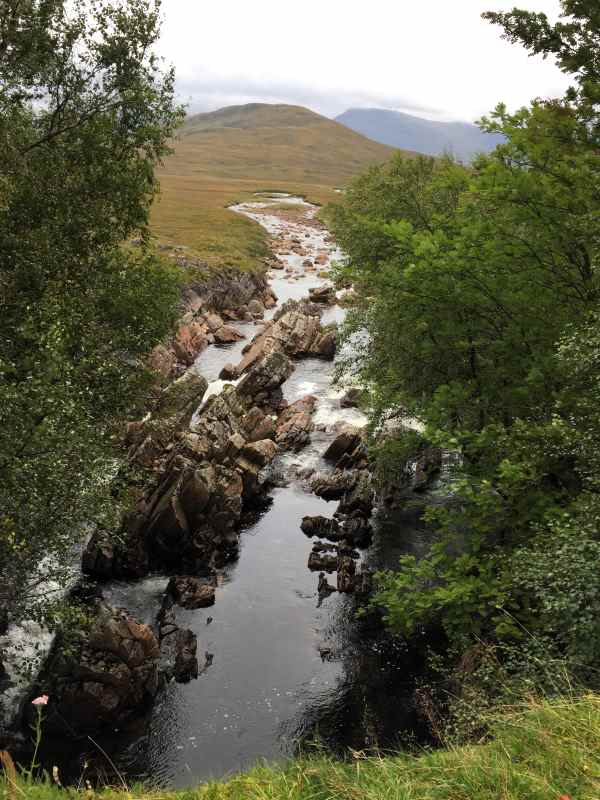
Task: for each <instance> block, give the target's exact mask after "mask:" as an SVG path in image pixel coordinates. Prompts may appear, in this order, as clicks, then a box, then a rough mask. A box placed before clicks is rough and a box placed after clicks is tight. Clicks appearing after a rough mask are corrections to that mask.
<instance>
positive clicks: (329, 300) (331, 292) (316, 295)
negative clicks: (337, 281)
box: [308, 285, 337, 305]
mask: <svg viewBox="0 0 600 800" xmlns="http://www.w3.org/2000/svg"><path fill="white" fill-rule="evenodd" d="M308 296H309V297H310V299H311V301H312V302H313V303H323V304H324V305H335V303H336V300H337V298H336V296H335V289H334V287H333V286H329V285H326V286H316V287H314V288H312V289H309V290H308Z"/></svg>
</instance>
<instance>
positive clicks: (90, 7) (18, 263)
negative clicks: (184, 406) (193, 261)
mask: <svg viewBox="0 0 600 800" xmlns="http://www.w3.org/2000/svg"><path fill="white" fill-rule="evenodd" d="M159 18H160V3H159V2H158V1H157V2H154V0H119V1H118V2H110V1H109V0H99V2H96V1H95V0H94V2H92V1H91V0H89V2H88V0H76V2H72V3H71V2H69V3H67V2H63V0H43V1H42V0H24V1H23V2H18V3H8V4H4V6H3V12H2V15H1V19H0V138H1V139H2V148H1V149H0V305H1V307H2V313H1V314H0V509H1V511H0V631H2V632H3V629H4V627H5V626H6V625H7V624H8V623H11V622H18V621H19V620H21V619H30V618H38V619H39V618H44V619H45V621H46V622H49V623H52V622H53V621H54V611H55V606H56V603H55V601H56V599H57V598H58V599H60V590H61V588H62V587H63V586H64V584H65V582H66V581H67V580H68V579H69V577H70V575H71V572H72V569H73V567H74V564H75V560H76V558H75V555H74V548H76V547H77V545H78V544H79V543H80V541H81V538H82V535H83V532H84V529H85V526H86V525H88V524H91V523H95V524H97V525H100V526H102V525H106V526H107V527H109V528H110V527H111V526H112V524H113V520H114V519H115V516H116V515H117V514H118V508H119V498H118V497H117V496H116V495H115V493H114V492H112V491H111V483H110V478H111V476H112V475H114V473H115V471H116V470H117V468H118V465H119V463H120V460H121V458H122V456H121V454H120V452H119V450H118V448H117V446H116V445H118V443H119V441H120V435H119V434H120V430H121V426H122V424H123V421H124V419H125V418H126V417H127V416H128V415H130V414H135V413H136V411H139V410H140V409H141V408H143V407H144V403H145V399H146V397H147V393H148V390H149V386H150V380H151V377H152V376H150V375H149V372H148V371H147V370H146V369H145V368H144V356H145V355H146V354H147V353H148V352H149V351H150V350H151V349H152V347H153V346H154V345H155V344H156V343H158V342H160V341H161V340H162V339H163V337H164V336H165V335H166V334H167V333H168V332H169V331H170V330H171V327H172V325H173V322H174V320H175V318H176V316H177V307H178V303H179V299H180V291H181V289H180V280H181V274H180V270H179V269H178V268H176V267H175V266H174V265H172V264H168V263H166V262H164V261H163V260H161V259H160V258H159V257H157V256H156V255H155V254H154V253H153V251H152V248H151V247H149V246H148V215H149V209H150V206H151V203H152V199H153V197H154V195H155V193H156V191H157V181H156V178H155V174H154V168H155V166H156V164H157V163H158V162H159V161H160V160H161V159H162V158H163V157H164V156H165V155H166V154H167V152H168V150H169V145H168V142H169V140H170V139H171V137H172V136H173V134H174V131H175V129H176V127H177V126H178V124H179V123H180V121H181V118H182V112H181V110H180V109H179V108H178V107H177V106H176V105H175V104H174V99H173V92H174V90H173V83H174V75H173V73H172V71H169V70H166V71H165V70H163V69H162V66H161V64H160V62H159V61H158V59H157V58H156V56H155V55H153V46H154V44H155V42H156V40H157V37H158V35H159ZM134 236H136V237H139V242H140V246H138V247H124V246H123V242H125V241H127V240H129V239H131V238H132V237H134Z"/></svg>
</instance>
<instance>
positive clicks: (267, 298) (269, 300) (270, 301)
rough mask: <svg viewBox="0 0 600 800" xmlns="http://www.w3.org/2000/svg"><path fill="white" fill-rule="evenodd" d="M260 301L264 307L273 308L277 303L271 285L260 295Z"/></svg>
mask: <svg viewBox="0 0 600 800" xmlns="http://www.w3.org/2000/svg"><path fill="white" fill-rule="evenodd" d="M262 302H263V305H264V307H265V308H275V306H276V305H277V295H276V294H275V292H274V291H273V289H271V287H268V288H267V289H265V291H264V293H263V295H262Z"/></svg>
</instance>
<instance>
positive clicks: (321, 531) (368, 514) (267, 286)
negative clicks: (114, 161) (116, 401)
mask: <svg viewBox="0 0 600 800" xmlns="http://www.w3.org/2000/svg"><path fill="white" fill-rule="evenodd" d="M235 210H236V211H237V212H238V213H244V214H246V215H247V216H250V217H251V218H253V219H255V220H256V221H257V222H259V223H260V224H262V225H264V226H265V227H266V228H267V230H268V231H269V233H270V234H271V237H272V247H273V253H274V259H273V262H272V264H271V267H272V269H271V272H270V273H269V278H270V281H269V282H268V281H267V279H266V278H265V276H263V275H260V274H252V273H248V274H241V275H240V274H224V275H217V276H214V277H213V279H212V280H205V281H200V280H199V281H197V282H195V283H192V284H191V285H190V286H188V287H187V288H186V291H185V294H184V314H183V316H182V318H181V321H180V324H179V326H178V328H177V331H176V333H175V335H174V337H173V338H172V340H171V341H170V342H168V343H165V344H164V345H162V346H160V347H158V348H156V349H155V351H154V352H153V353H152V355H151V364H152V366H153V368H154V369H155V370H156V371H157V372H158V373H160V374H161V375H162V376H163V380H164V388H163V389H162V390H161V391H160V392H159V393H158V394H157V397H156V401H155V403H154V406H153V408H152V409H151V411H150V412H149V413H148V414H147V416H146V417H145V418H144V419H143V420H139V421H135V422H131V423H130V424H129V425H128V428H127V433H126V437H125V446H126V448H127V457H128V464H129V467H130V469H131V470H132V472H133V473H134V474H135V476H136V479H135V493H134V495H135V501H134V502H133V503H132V505H131V507H130V509H129V511H128V512H127V513H126V514H125V515H124V517H123V519H122V524H121V529H120V531H119V532H118V536H116V537H115V536H112V535H111V536H107V535H106V534H103V533H102V532H101V531H96V532H94V533H93V534H92V535H91V536H90V538H89V541H88V542H87V544H86V546H85V548H84V551H83V554H82V559H81V563H82V572H83V574H84V576H85V581H84V583H83V584H82V586H80V587H79V588H78V589H77V591H78V592H80V593H81V594H82V604H83V607H84V608H85V615H86V621H85V624H84V625H83V627H82V628H81V629H80V630H79V631H78V633H77V635H75V637H74V638H73V637H71V638H69V639H68V640H66V639H64V638H63V637H59V638H58V640H57V641H56V642H55V644H54V646H53V648H52V651H51V653H50V656H49V658H48V659H47V660H46V663H45V665H44V667H43V669H42V671H41V673H40V675H39V676H38V678H37V680H36V683H35V686H34V687H33V689H32V691H36V692H37V691H44V692H46V693H48V694H49V696H50V697H51V703H50V704H49V706H48V709H49V715H48V719H47V725H48V729H49V730H52V731H53V734H54V736H55V737H56V738H55V741H54V743H53V745H54V746H49V747H48V753H47V756H46V757H47V758H48V759H54V760H61V764H62V767H63V770H64V771H66V772H68V771H69V770H71V769H72V770H73V771H74V772H76V771H77V769H78V768H79V764H80V763H81V762H83V761H86V762H87V761H89V760H90V755H91V754H90V753H89V752H88V749H87V747H80V749H79V751H78V753H79V754H78V758H77V759H76V760H77V762H78V766H76V765H75V764H72V763H71V764H68V765H67V764H65V761H64V758H65V756H64V750H65V749H66V750H67V751H69V753H70V754H71V756H72V753H73V745H72V744H69V745H67V742H73V741H74V740H75V741H79V742H85V741H86V737H89V735H90V734H91V733H93V734H94V736H96V735H98V737H100V740H101V741H102V744H103V747H102V749H103V750H105V749H107V750H108V751H109V752H110V753H111V758H112V759H114V760H115V762H116V763H118V765H119V768H120V769H123V770H125V771H126V772H127V773H128V774H134V775H137V774H142V775H143V774H146V773H147V772H149V765H150V764H151V765H152V771H153V772H154V774H155V775H156V774H158V775H159V776H160V775H163V776H164V770H165V765H168V767H167V769H168V771H169V780H171V781H173V780H175V782H177V781H179V780H180V779H181V780H183V779H184V778H185V774H184V773H182V772H181V766H180V765H181V761H180V759H179V758H178V757H177V753H179V752H181V750H182V751H183V752H184V753H185V756H186V758H191V760H192V761H193V762H194V764H195V766H194V767H193V768H192V770H193V772H194V774H195V775H196V776H206V775H208V774H219V772H222V771H224V770H229V769H232V768H237V767H239V766H242V764H243V763H245V760H247V759H252V758H256V757H259V756H273V755H277V754H278V753H281V752H286V751H289V749H290V748H293V747H294V746H295V745H296V744H297V743H298V742H299V741H300V740H302V739H303V738H305V737H306V736H307V735H310V734H311V733H314V732H315V731H316V730H317V729H319V730H326V729H327V728H330V729H331V730H330V732H329V733H327V734H326V738H327V736H329V737H330V738H332V740H335V741H339V743H340V744H342V745H345V744H348V743H352V746H358V745H362V746H364V745H368V744H369V743H371V744H375V743H376V742H379V741H381V740H382V738H383V739H385V737H386V736H389V735H390V734H391V733H392V729H394V735H395V728H397V727H398V714H400V716H402V717H403V718H404V717H407V718H410V719H411V720H412V721H411V722H410V723H408V724H407V727H408V728H411V729H414V728H415V727H416V726H417V725H418V722H416V721H415V719H416V717H415V713H416V712H415V710H414V708H412V706H411V704H410V702H407V703H406V704H405V707H403V708H402V709H401V710H398V711H397V712H396V714H395V715H393V719H394V723H393V725H390V722H391V718H390V717H389V711H384V710H383V709H380V710H379V711H378V712H373V711H372V710H371V711H369V712H368V713H367V712H366V710H365V708H366V707H365V708H363V709H362V710H360V709H361V707H362V706H364V705H365V702H366V700H365V698H364V697H363V700H362V701H357V699H356V698H355V697H351V700H349V695H348V693H349V694H350V696H352V695H353V694H354V693H355V692H357V691H358V692H362V693H363V694H364V692H365V691H367V692H368V689H367V690H365V689H364V688H363V689H360V685H361V681H362V682H363V683H365V680H364V675H365V670H368V669H369V664H372V660H373V658H375V659H376V661H377V662H378V663H379V669H380V671H381V676H382V679H384V680H390V681H391V680H392V677H393V673H394V672H395V671H396V670H397V669H398V665H397V663H396V662H395V660H394V657H392V656H390V653H389V652H388V649H387V648H389V647H390V646H391V647H392V649H393V648H394V647H396V646H397V644H391V643H390V642H389V641H387V640H386V638H385V636H383V637H382V635H381V634H380V632H377V633H376V634H375V637H374V638H372V639H371V640H369V644H368V645H367V650H369V649H370V648H372V647H374V648H375V651H374V652H370V653H368V654H367V655H365V652H364V650H365V648H364V642H362V641H359V640H360V639H361V637H362V636H363V633H364V632H363V633H361V634H359V633H357V631H358V630H359V628H360V626H359V625H358V624H357V623H356V622H355V621H354V609H355V605H356V603H357V602H360V598H362V597H364V596H366V595H368V593H369V591H370V586H371V573H372V571H373V568H374V567H377V566H381V558H382V557H383V560H384V561H385V562H386V565H389V564H388V563H387V562H389V560H390V553H389V552H385V553H382V552H381V550H382V545H381V542H382V541H385V539H386V534H385V527H386V522H385V521H383V522H377V520H373V518H372V515H373V511H374V507H375V491H374V487H373V482H372V477H371V474H370V471H369V460H368V453H367V449H366V446H365V439H364V435H363V428H364V425H365V422H366V419H365V417H364V416H363V414H362V412H360V411H359V410H358V409H357V408H356V404H357V401H358V397H359V392H358V390H357V389H356V388H355V387H350V389H349V390H346V391H344V390H338V389H337V388H336V387H334V386H333V385H332V362H333V360H334V358H335V356H336V338H337V337H336V323H337V322H339V321H340V320H341V318H342V316H343V311H342V310H341V309H340V307H339V306H338V304H337V300H338V298H337V294H336V291H335V289H334V288H333V286H332V285H331V283H330V282H329V281H328V277H329V267H330V265H331V261H332V259H335V258H336V257H339V253H338V251H337V250H336V247H335V244H334V243H333V242H331V241H330V239H329V236H328V234H327V231H326V230H325V229H324V227H323V225H322V224H321V223H320V222H319V221H318V220H317V218H316V209H315V208H314V207H313V206H310V205H309V204H307V203H304V202H303V201H300V200H299V199H296V198H284V199H283V202H282V199H280V198H269V199H261V200H257V201H256V202H255V203H247V204H245V205H243V206H239V207H237V208H236V209H235ZM438 462H439V459H438V461H436V458H435V454H434V455H433V456H431V457H430V458H428V459H424V460H423V464H422V465H421V466H419V465H417V467H416V469H415V476H416V477H415V478H414V481H415V486H414V487H412V488H413V489H415V490H418V486H417V484H418V481H419V480H420V481H421V484H422V487H425V486H426V484H427V483H428V481H429V479H430V477H431V475H432V474H435V472H436V470H438V471H439V463H438ZM421 484H419V485H421ZM331 502H335V503H336V504H337V506H336V509H335V511H334V512H333V513H332V511H331V510H330V507H329V504H330V503H331ZM374 526H375V528H376V529H377V531H376V535H377V533H378V535H379V539H380V542H379V545H375V547H374V550H375V554H374V557H369V555H368V553H369V550H365V548H369V546H370V545H372V543H373V536H374ZM415 528H417V529H418V528H419V522H418V520H411V521H410V530H411V531H413V532H414V529H415ZM253 536H257V537H258V536H260V537H261V542H262V545H261V546H259V547H255V548H254V549H253V552H251V551H250V548H249V546H248V544H247V542H248V541H249V538H248V537H250V538H252V537H253ZM257 544H259V543H258V542H257ZM413 545H414V542H413V543H411V544H410V545H409V547H412V546H413ZM405 546H406V542H404V543H402V542H400V543H398V542H397V541H395V542H394V544H393V547H392V549H393V550H394V552H395V551H396V549H397V548H398V547H400V548H402V547H405ZM378 548H379V552H378ZM383 549H385V548H383ZM371 562H373V563H371ZM244 570H248V571H247V572H246V573H245V575H243V576H240V574H239V573H240V572H242V571H244ZM236 573H238V574H237V575H236ZM315 573H318V576H317V575H316V574H315ZM328 576H334V577H331V580H332V581H333V582H332V583H330V582H329V579H328ZM240 592H241V594H239V593H240ZM236 593H238V594H237V595H236ZM213 607H214V608H213ZM209 611H210V613H209ZM315 613H316V615H317V616H316V617H315ZM209 626H210V627H209ZM294 627H296V632H295V633H294ZM286 628H289V633H288V631H287V630H286ZM284 631H285V632H284ZM340 632H342V634H343V635H342V636H341V637H340ZM290 633H291V636H292V638H290V635H289V634H290ZM219 637H220V638H219ZM249 637H250V638H249ZM267 639H268V642H267ZM327 639H334V640H335V644H333V645H331V644H327V643H326V641H327ZM366 639H367V640H368V639H369V637H368V636H366ZM342 640H345V641H342ZM220 647H221V648H222V650H224V651H225V652H222V653H219V652H218V651H219V648H220ZM208 648H210V649H208ZM199 653H203V654H202V655H199ZM348 653H349V654H350V655H349V656H348V655H347V654H348ZM215 657H217V660H216V661H215ZM224 658H228V659H229V661H228V662H224V661H223V659H224ZM277 661H279V662H280V663H279V664H278V663H277ZM382 661H383V663H385V664H386V665H387V666H386V667H385V669H384V668H383V666H382V663H380V662H382ZM215 675H216V676H217V677H216V678H213V676H215ZM360 676H362V677H360ZM384 676H385V677H384ZM195 679H199V680H200V682H199V683H197V684H196V686H197V689H196V690H193V689H191V688H189V689H185V688H183V687H186V686H187V687H192V686H193V685H194V683H190V682H194V681H195ZM369 681H370V683H371V684H372V683H373V679H372V677H371V678H369V679H368V680H367V683H368V682H369ZM209 683H210V684H211V686H210V687H209V686H208V684H209ZM175 685H179V686H180V687H182V689H181V691H183V692H184V694H183V695H181V694H177V693H176V690H175V689H174V686H175ZM398 685H399V687H400V688H399V689H398V688H396V691H402V692H403V691H405V687H406V680H404V681H401V682H400V683H399V684H398V681H397V680H396V687H398ZM189 692H192V694H189ZM30 696H32V695H30ZM183 697H187V700H188V703H189V706H188V710H189V709H193V711H192V712H191V713H190V714H189V715H186V714H184V717H185V718H186V719H187V722H184V723H182V720H181V713H182V711H183V708H182V707H180V703H181V702H185V701H182V698H183ZM377 702H378V704H380V703H381V701H380V700H378V701H377ZM165 705H166V706H168V712H166V713H165ZM367 705H369V703H367ZM224 709H228V710H224ZM350 709H351V711H350ZM349 713H350V714H351V716H352V717H353V722H352V725H350V726H348V719H347V716H348V714H349ZM365 713H366V716H365ZM323 714H324V717H323ZM216 715H218V722H217V721H216V719H215V717H216ZM344 718H346V723H344V722H343V720H344ZM165 720H168V723H166V724H167V727H166V729H165V728H164V725H165ZM210 720H213V722H210ZM227 720H232V721H231V723H229V724H224V723H226V721H227ZM234 721H235V722H234ZM182 724H183V726H184V728H186V729H187V730H188V731H191V730H193V731H194V733H193V734H190V735H188V736H187V737H182V735H181V734H179V733H178V734H177V735H176V738H178V740H179V739H182V741H183V739H185V743H184V744H179V743H177V744H176V748H177V750H176V751H175V752H173V742H172V741H171V734H170V733H168V730H170V728H169V726H171V725H175V729H176V730H178V731H179V730H180V729H181V725H182ZM340 726H341V727H342V728H344V727H346V728H348V727H350V728H351V729H352V730H351V731H347V730H346V731H342V730H340ZM157 728H158V729H159V731H160V732H159V733H158V735H156V730H157ZM109 731H112V733H110V734H109V733H108V732H109ZM282 731H283V732H282ZM102 737H104V738H102ZM158 741H160V742H162V750H160V752H157V751H155V749H154V744H155V742H158ZM240 742H241V745H240ZM63 743H64V745H63ZM180 747H181V750H179V748H180ZM199 747H200V748H201V753H198V752H197V749H198V748H199ZM75 749H77V748H75ZM96 755H97V754H96ZM198 756H200V757H199V758H198ZM92 759H93V754H92ZM185 763H187V762H185ZM178 765H179V766H178Z"/></svg>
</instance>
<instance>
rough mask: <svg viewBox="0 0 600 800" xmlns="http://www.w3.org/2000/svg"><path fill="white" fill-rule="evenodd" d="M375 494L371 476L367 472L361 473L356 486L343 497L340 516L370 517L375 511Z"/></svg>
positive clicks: (339, 510) (339, 508)
mask: <svg viewBox="0 0 600 800" xmlns="http://www.w3.org/2000/svg"><path fill="white" fill-rule="evenodd" d="M374 501H375V492H374V489H373V485H372V482H371V476H370V475H369V474H368V473H367V472H359V473H358V477H357V479H356V483H355V485H354V486H353V487H352V488H350V489H349V490H348V491H347V492H346V493H345V494H344V496H343V497H342V500H341V502H340V504H339V506H338V513H339V514H347V515H356V514H360V515H363V516H366V517H368V516H370V515H371V512H372V511H373V503H374Z"/></svg>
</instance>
